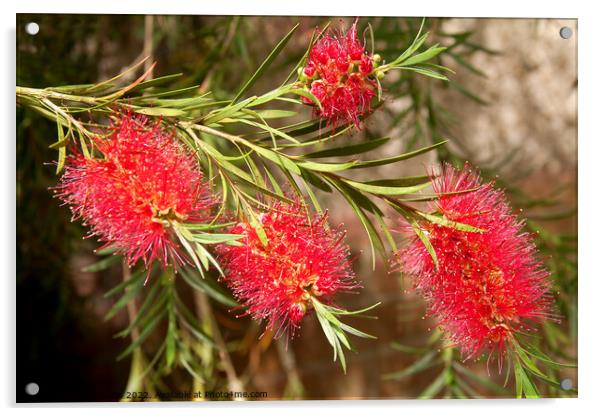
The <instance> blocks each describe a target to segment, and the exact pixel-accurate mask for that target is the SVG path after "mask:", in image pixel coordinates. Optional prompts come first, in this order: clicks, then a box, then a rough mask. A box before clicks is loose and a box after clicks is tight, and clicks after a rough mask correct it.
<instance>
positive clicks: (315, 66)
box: [301, 23, 378, 126]
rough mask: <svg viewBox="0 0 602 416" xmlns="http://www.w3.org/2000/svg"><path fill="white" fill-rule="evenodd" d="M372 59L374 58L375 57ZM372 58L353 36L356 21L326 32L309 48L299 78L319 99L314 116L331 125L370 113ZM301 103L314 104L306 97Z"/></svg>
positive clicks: (373, 84)
mask: <svg viewBox="0 0 602 416" xmlns="http://www.w3.org/2000/svg"><path fill="white" fill-rule="evenodd" d="M376 59H378V58H377V57H376ZM373 68H374V60H373V57H372V55H370V54H369V53H368V52H366V50H365V49H364V46H363V45H362V44H361V43H360V41H359V40H358V38H357V23H354V24H353V25H352V26H351V27H350V28H349V29H348V30H347V32H345V33H340V34H334V33H332V32H330V33H329V34H327V35H326V36H324V37H322V38H320V39H319V40H318V41H317V42H316V44H315V45H314V46H313V47H312V49H311V50H310V53H309V59H308V62H307V65H306V66H305V68H303V69H302V72H301V79H302V80H304V81H305V82H306V86H307V88H308V89H309V91H310V92H311V93H312V94H313V95H314V96H315V97H316V98H317V99H318V101H320V104H321V105H322V108H321V109H320V108H318V107H315V109H314V112H315V114H316V116H318V117H320V118H322V119H325V120H327V121H328V123H329V124H330V125H332V126H336V125H339V124H342V123H355V125H356V126H359V123H360V116H362V115H365V114H367V113H369V112H370V110H371V106H370V101H371V100H372V97H374V96H375V95H376V92H375V90H376V81H375V80H374V78H373V76H372V75H371V74H372V70H373ZM301 99H302V101H303V102H304V103H305V104H309V105H313V104H314V103H313V102H312V101H311V100H309V99H308V98H306V97H302V98H301Z"/></svg>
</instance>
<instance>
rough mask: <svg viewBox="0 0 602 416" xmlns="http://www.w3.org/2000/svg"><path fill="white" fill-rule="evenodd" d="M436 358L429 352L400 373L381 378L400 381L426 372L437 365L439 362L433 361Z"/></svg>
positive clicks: (433, 352)
mask: <svg viewBox="0 0 602 416" xmlns="http://www.w3.org/2000/svg"><path fill="white" fill-rule="evenodd" d="M436 356H437V352H436V351H429V352H428V353H427V354H425V355H423V356H422V357H420V359H418V360H416V361H414V362H413V363H412V364H411V365H410V366H408V367H406V368H405V369H403V370H401V371H397V372H395V373H389V374H385V375H384V376H383V379H384V380H402V379H404V378H406V377H409V376H411V375H414V374H416V373H419V372H421V371H424V370H426V369H427V368H430V367H432V366H434V365H437V364H439V363H440V362H441V361H440V360H435V357H436Z"/></svg>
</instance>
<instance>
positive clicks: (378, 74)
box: [376, 71, 385, 79]
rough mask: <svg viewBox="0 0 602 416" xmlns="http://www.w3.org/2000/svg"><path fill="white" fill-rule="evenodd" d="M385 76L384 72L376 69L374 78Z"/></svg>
mask: <svg viewBox="0 0 602 416" xmlns="http://www.w3.org/2000/svg"><path fill="white" fill-rule="evenodd" d="M384 77H385V73H384V72H382V71H376V78H378V79H383V78H384Z"/></svg>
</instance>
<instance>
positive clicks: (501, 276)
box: [399, 165, 552, 359]
mask: <svg viewBox="0 0 602 416" xmlns="http://www.w3.org/2000/svg"><path fill="white" fill-rule="evenodd" d="M432 183H433V189H434V191H435V193H436V194H437V195H438V197H439V199H438V201H437V202H436V203H434V204H433V205H432V207H431V208H432V209H433V210H434V211H436V215H440V216H442V217H443V218H444V219H447V220H451V221H455V222H457V223H462V224H467V225H470V226H472V227H476V228H478V229H480V230H483V232H469V231H461V230H459V229H457V228H453V227H452V226H443V225H438V224H434V223H432V222H430V221H426V220H424V221H422V222H420V223H419V228H420V229H421V230H422V232H423V233H424V234H425V235H426V236H427V237H428V240H429V241H430V243H431V245H432V247H433V249H434V251H435V253H436V257H437V261H438V267H436V266H435V264H434V262H433V259H432V257H431V255H430V254H429V252H428V250H427V249H426V247H425V245H424V244H423V243H422V242H421V241H420V239H419V238H418V237H417V236H416V235H415V234H413V236H412V237H411V239H410V243H409V245H408V246H406V247H405V248H403V249H401V250H400V252H399V265H400V266H401V270H402V271H403V272H406V273H408V274H410V275H412V276H413V277H414V282H415V286H416V288H417V290H418V291H419V293H421V294H422V295H423V296H424V298H425V299H426V301H427V303H428V312H429V315H432V316H434V317H435V319H436V320H437V321H438V323H439V325H440V326H441V327H442V329H443V330H444V331H445V332H446V334H447V336H448V339H449V340H450V341H451V343H452V344H454V345H455V346H458V347H459V348H460V350H461V351H462V353H463V355H464V356H465V357H466V358H467V359H468V358H471V357H475V356H477V355H478V354H479V353H480V352H482V351H484V350H489V351H492V352H493V351H498V352H500V353H502V354H500V357H501V356H502V355H503V352H504V351H505V348H506V344H507V341H511V339H512V337H513V335H514V334H515V333H517V332H523V331H531V330H532V327H531V326H530V324H529V321H533V320H537V319H542V318H549V317H551V316H552V314H551V313H550V311H551V308H552V305H551V302H552V297H551V296H550V295H549V293H548V292H549V290H550V285H551V283H550V281H549V273H548V272H547V271H546V270H545V268H544V265H543V263H542V262H541V260H539V259H538V258H537V249H536V247H535V245H534V244H533V241H532V238H531V236H530V235H529V234H527V233H525V232H523V231H521V230H522V228H523V225H524V224H523V222H522V221H519V220H518V219H517V217H516V216H515V215H514V214H513V213H512V210H511V208H510V205H509V204H508V202H507V201H506V199H505V196H504V193H503V191H502V190H499V189H495V188H494V187H493V183H485V184H482V183H481V179H480V177H479V175H478V174H477V173H476V172H473V171H471V170H470V168H469V167H468V166H467V165H466V166H465V167H464V169H463V170H455V169H454V168H453V167H452V166H450V165H444V166H443V171H442V173H441V175H440V176H439V177H435V178H434V179H433V180H432ZM472 189H476V190H474V191H469V190H472ZM465 191H468V192H465ZM458 192H465V193H458ZM449 193H455V194H451V195H450V194H449ZM404 227H405V228H407V227H408V226H407V225H404Z"/></svg>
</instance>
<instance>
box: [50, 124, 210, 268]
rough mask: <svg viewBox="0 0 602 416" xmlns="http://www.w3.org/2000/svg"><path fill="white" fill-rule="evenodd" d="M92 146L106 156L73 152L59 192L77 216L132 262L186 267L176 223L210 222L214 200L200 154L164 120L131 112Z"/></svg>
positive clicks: (59, 195)
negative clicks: (174, 230)
mask: <svg viewBox="0 0 602 416" xmlns="http://www.w3.org/2000/svg"><path fill="white" fill-rule="evenodd" d="M94 146H95V148H96V150H97V151H98V152H99V153H100V155H101V157H92V158H86V157H84V156H83V155H81V154H74V155H72V156H70V157H69V158H68V160H67V164H66V168H65V173H64V174H63V176H62V178H61V182H60V184H59V186H58V187H57V188H56V189H55V192H56V195H57V196H58V197H59V198H60V199H61V200H63V201H64V202H66V203H67V204H68V205H70V207H71V211H72V212H73V217H74V219H77V218H81V219H83V222H84V224H85V225H89V226H90V228H91V231H90V235H89V236H93V235H94V236H97V237H98V238H99V240H100V241H104V242H106V243H107V244H106V245H111V244H112V245H114V246H115V247H116V248H117V249H118V250H119V251H120V252H121V253H123V254H124V255H125V257H126V258H127V260H128V263H129V264H130V265H133V264H134V263H136V262H137V261H138V260H139V259H142V260H143V261H144V263H145V265H146V266H147V267H148V266H149V265H150V264H151V263H152V262H153V261H154V260H159V261H160V262H161V263H162V264H163V265H168V264H183V263H184V259H183V257H182V255H181V254H180V251H179V247H178V245H177V244H176V243H174V241H173V240H172V231H171V224H173V222H183V221H186V222H193V223H194V222H204V221H206V220H208V219H209V218H210V208H211V207H212V206H213V205H214V203H215V202H214V200H213V198H212V197H211V196H210V193H209V189H208V188H207V186H206V184H205V183H203V175H202V173H201V171H200V169H199V166H198V163H197V161H196V159H195V158H194V157H193V156H192V155H191V154H189V153H188V152H187V151H186V150H185V149H184V148H183V147H182V146H181V144H180V143H179V142H178V140H177V139H176V138H175V137H174V134H173V133H169V132H167V131H165V130H164V129H163V128H162V127H161V125H160V123H154V122H151V121H149V120H148V119H147V118H145V117H142V116H134V115H132V114H130V113H126V114H122V115H121V119H120V120H119V121H118V122H117V123H115V124H114V125H113V126H112V127H111V133H110V135H109V136H108V137H97V138H96V139H95V140H94Z"/></svg>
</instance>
